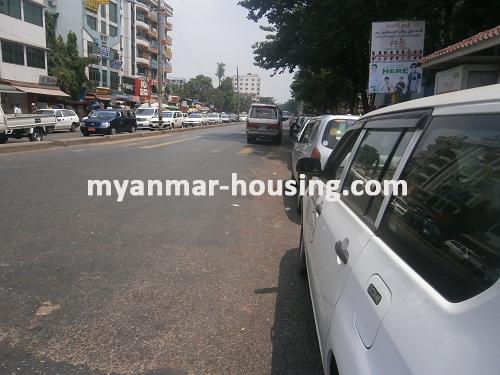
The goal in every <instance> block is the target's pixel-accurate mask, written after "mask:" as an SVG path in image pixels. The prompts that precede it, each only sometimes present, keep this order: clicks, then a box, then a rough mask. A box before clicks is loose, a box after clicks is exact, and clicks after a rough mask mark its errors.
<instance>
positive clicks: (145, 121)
mask: <svg viewBox="0 0 500 375" xmlns="http://www.w3.org/2000/svg"><path fill="white" fill-rule="evenodd" d="M157 116H158V108H153V107H140V108H138V109H137V110H136V111H135V117H136V119H137V129H149V123H150V121H151V119H152V118H153V117H157Z"/></svg>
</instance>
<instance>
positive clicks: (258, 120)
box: [246, 104, 282, 144]
mask: <svg viewBox="0 0 500 375" xmlns="http://www.w3.org/2000/svg"><path fill="white" fill-rule="evenodd" d="M248 113H249V116H248V118H247V121H246V133H247V143H253V142H255V140H256V139H257V138H263V139H271V140H273V141H274V143H277V144H280V143H281V135H282V123H281V116H280V110H279V109H278V107H277V106H275V105H272V104H252V106H251V107H250V110H249V112H248Z"/></svg>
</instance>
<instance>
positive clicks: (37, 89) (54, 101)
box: [0, 80, 70, 113]
mask: <svg viewBox="0 0 500 375" xmlns="http://www.w3.org/2000/svg"><path fill="white" fill-rule="evenodd" d="M0 85H1V89H0V94H1V101H2V108H3V109H4V111H5V112H6V113H13V111H14V106H15V105H16V104H19V105H20V107H21V110H22V111H23V113H30V112H31V111H32V110H33V108H34V107H35V108H39V109H40V108H49V107H51V106H53V105H63V104H64V102H65V100H66V99H67V98H69V97H70V96H69V95H68V94H66V93H65V92H63V91H61V90H60V89H59V88H58V87H57V86H48V85H47V86H45V85H40V84H35V83H29V82H21V81H12V80H0ZM33 104H34V106H33Z"/></svg>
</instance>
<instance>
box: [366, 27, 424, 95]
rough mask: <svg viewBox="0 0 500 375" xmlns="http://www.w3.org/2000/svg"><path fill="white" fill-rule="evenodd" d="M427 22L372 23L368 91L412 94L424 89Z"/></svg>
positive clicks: (371, 92) (370, 92) (373, 92)
mask: <svg viewBox="0 0 500 375" xmlns="http://www.w3.org/2000/svg"><path fill="white" fill-rule="evenodd" d="M424 36H425V21H395V22H374V23H372V38H371V54H370V56H371V58H370V64H369V67H368V69H369V72H370V75H369V82H368V93H369V94H395V95H397V96H400V97H401V98H399V99H400V100H398V101H401V100H402V99H403V97H405V96H406V97H412V96H414V95H416V94H420V92H421V91H422V69H421V68H419V67H417V62H418V60H420V59H421V58H422V57H423V51H424Z"/></svg>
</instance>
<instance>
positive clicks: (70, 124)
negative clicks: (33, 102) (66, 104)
mask: <svg viewBox="0 0 500 375" xmlns="http://www.w3.org/2000/svg"><path fill="white" fill-rule="evenodd" d="M35 114H38V115H44V116H55V118H56V123H55V125H54V126H48V127H47V128H46V130H47V133H49V134H50V133H52V132H53V131H54V130H69V131H71V132H75V131H76V130H77V129H78V126H80V118H79V117H78V115H77V114H76V113H75V111H72V110H70V109H39V110H38V111H36V112H35Z"/></svg>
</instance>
